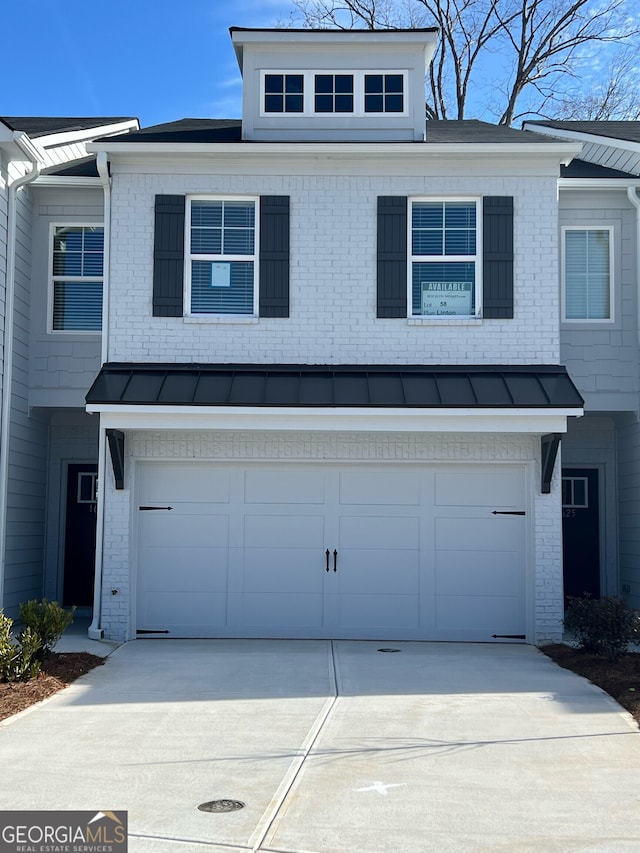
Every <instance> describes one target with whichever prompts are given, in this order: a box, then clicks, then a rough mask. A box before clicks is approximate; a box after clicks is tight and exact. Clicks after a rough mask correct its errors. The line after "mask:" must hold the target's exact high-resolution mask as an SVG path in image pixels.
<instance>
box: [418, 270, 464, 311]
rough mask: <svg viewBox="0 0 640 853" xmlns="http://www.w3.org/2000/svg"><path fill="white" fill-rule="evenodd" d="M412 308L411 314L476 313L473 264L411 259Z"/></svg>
mask: <svg viewBox="0 0 640 853" xmlns="http://www.w3.org/2000/svg"><path fill="white" fill-rule="evenodd" d="M411 303H412V304H411V311H412V314H413V315H414V316H417V317H420V316H442V317H447V316H466V317H468V316H472V315H473V314H475V264H473V263H468V262H453V263H447V262H442V263H439V262H433V263H420V262H419V263H414V264H413V268H412V299H411Z"/></svg>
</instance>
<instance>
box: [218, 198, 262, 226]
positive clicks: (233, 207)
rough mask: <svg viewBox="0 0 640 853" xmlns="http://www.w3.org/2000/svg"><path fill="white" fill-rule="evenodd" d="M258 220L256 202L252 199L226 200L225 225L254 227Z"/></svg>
mask: <svg viewBox="0 0 640 853" xmlns="http://www.w3.org/2000/svg"><path fill="white" fill-rule="evenodd" d="M255 220H256V209H255V204H254V203H253V202H252V201H225V202H224V227H225V228H229V227H233V226H235V227H238V226H239V227H244V228H253V226H254V223H255Z"/></svg>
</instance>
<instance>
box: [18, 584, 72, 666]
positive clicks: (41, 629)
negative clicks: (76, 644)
mask: <svg viewBox="0 0 640 853" xmlns="http://www.w3.org/2000/svg"><path fill="white" fill-rule="evenodd" d="M75 610H76V608H75V607H72V608H71V610H64V608H62V607H61V606H60V605H59V604H58V602H57V601H47V599H46V598H43V599H42V600H41V601H36V600H35V599H32V600H31V601H27V602H26V604H21V605H20V621H21V622H22V624H23V625H24V627H25V628H30V629H31V631H32V632H33V633H34V634H35V635H37V636H38V637H39V639H40V649H41V651H40V652H39V655H40V656H41V657H42V656H44V655H48V654H50V653H51V651H52V650H53V647H54V646H55V644H56V643H57V642H58V640H59V639H60V637H61V636H62V635H63V633H64V632H65V630H66V629H67V628H68V627H69V625H71V623H72V622H73V614H74V613H75Z"/></svg>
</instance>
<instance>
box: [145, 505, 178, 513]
mask: <svg viewBox="0 0 640 853" xmlns="http://www.w3.org/2000/svg"><path fill="white" fill-rule="evenodd" d="M138 509H139V510H140V512H152V511H153V510H158V509H164V510H168V511H169V512H171V510H172V509H173V507H172V506H139V507H138Z"/></svg>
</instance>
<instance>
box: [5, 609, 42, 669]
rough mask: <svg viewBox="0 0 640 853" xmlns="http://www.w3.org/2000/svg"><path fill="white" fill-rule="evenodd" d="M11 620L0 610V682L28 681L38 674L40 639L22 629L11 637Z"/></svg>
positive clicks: (28, 629)
mask: <svg viewBox="0 0 640 853" xmlns="http://www.w3.org/2000/svg"><path fill="white" fill-rule="evenodd" d="M12 628H13V619H10V618H9V617H8V616H5V615H4V613H3V612H2V611H1V610H0V681H28V680H29V679H30V678H35V676H36V675H37V674H38V673H39V672H40V660H39V654H40V651H41V643H40V638H39V637H38V635H37V634H35V633H34V632H33V631H32V630H31V628H23V629H22V631H20V633H19V634H18V638H17V640H14V638H13V636H12V633H11V632H12Z"/></svg>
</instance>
